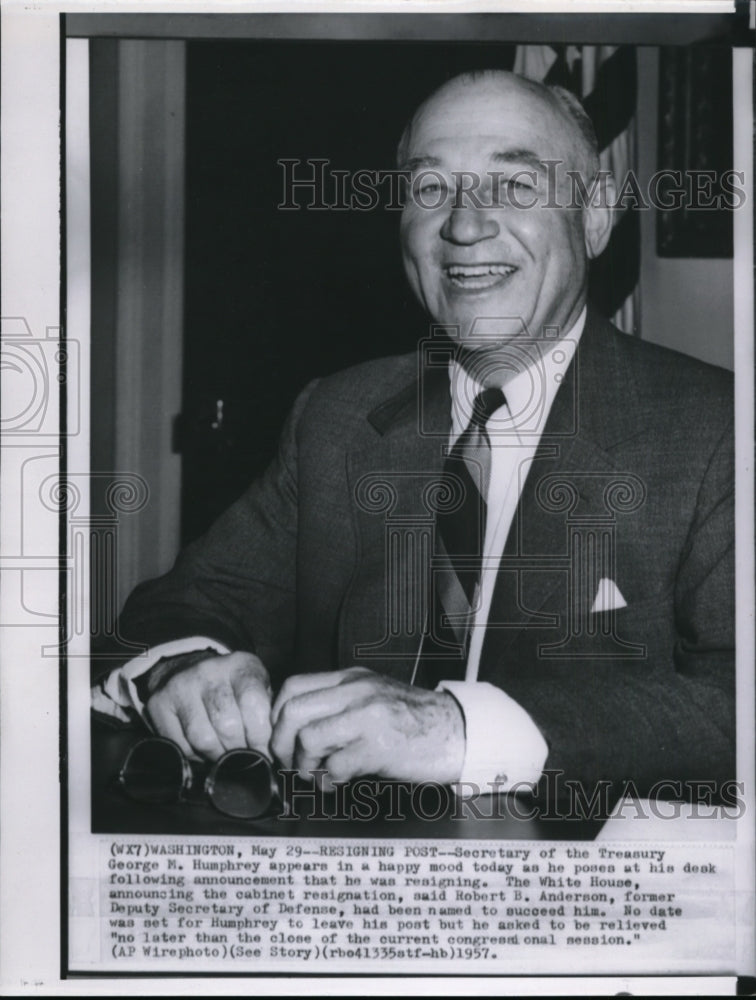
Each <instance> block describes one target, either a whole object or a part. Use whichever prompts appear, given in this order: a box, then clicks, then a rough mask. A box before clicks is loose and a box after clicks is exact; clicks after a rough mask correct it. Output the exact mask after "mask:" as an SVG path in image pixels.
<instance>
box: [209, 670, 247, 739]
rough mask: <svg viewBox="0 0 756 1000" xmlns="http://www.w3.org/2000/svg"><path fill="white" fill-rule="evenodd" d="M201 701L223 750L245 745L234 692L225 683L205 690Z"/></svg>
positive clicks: (242, 725) (242, 724) (242, 726)
mask: <svg viewBox="0 0 756 1000" xmlns="http://www.w3.org/2000/svg"><path fill="white" fill-rule="evenodd" d="M203 702H204V705H205V710H206V712H207V717H208V720H209V722H210V725H211V726H212V727H213V730H214V731H215V734H216V736H217V737H218V740H219V741H220V743H221V745H222V747H223V749H224V750H234V749H236V748H237V747H243V746H246V737H245V732H244V723H243V722H242V717H241V712H240V710H239V705H238V704H237V700H236V698H235V697H234V692H233V691H232V690H231V687H230V686H229V685H227V684H218V685H214V686H212V687H209V688H207V689H206V690H205V693H204V696H203Z"/></svg>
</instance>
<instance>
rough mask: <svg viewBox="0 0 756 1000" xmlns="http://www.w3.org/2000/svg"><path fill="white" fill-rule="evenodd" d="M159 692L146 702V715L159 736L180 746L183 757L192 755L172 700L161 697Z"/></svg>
mask: <svg viewBox="0 0 756 1000" xmlns="http://www.w3.org/2000/svg"><path fill="white" fill-rule="evenodd" d="M161 693H162V692H159V693H158V694H155V695H153V696H152V698H150V700H149V701H148V703H147V715H148V716H149V719H150V722H151V723H152V726H153V728H154V729H155V730H156V731H157V732H158V733H159V734H160V735H161V736H165V737H166V739H169V740H173V742H174V743H176V744H177V745H178V746H179V747H180V748H181V752H182V753H183V754H184V756H185V757H193V756H194V751H193V750H192V748H191V747H190V746H189V744H188V742H187V740H186V736H184V727H183V726H182V725H181V722H180V720H179V717H178V715H177V714H176V707H175V705H174V704H173V703H172V702H170V701H168V700H167V699H165V698H161V697H160V694H161Z"/></svg>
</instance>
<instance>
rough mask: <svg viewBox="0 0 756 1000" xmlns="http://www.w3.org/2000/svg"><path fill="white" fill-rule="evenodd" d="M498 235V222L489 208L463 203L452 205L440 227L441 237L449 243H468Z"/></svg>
mask: <svg viewBox="0 0 756 1000" xmlns="http://www.w3.org/2000/svg"><path fill="white" fill-rule="evenodd" d="M498 235H499V223H498V222H497V221H496V219H495V218H494V217H493V216H492V215H491V212H490V211H489V210H487V209H485V208H479V207H477V206H475V205H471V204H464V203H458V204H455V205H453V206H452V209H451V211H450V212H449V214H448V216H447V217H446V219H445V220H444V224H443V226H442V227H441V237H442V239H445V240H448V241H449V242H450V243H459V244H467V245H469V244H471V243H477V242H478V241H479V240H489V239H493V238H494V237H495V236H498Z"/></svg>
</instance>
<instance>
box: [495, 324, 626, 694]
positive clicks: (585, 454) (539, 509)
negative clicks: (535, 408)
mask: <svg viewBox="0 0 756 1000" xmlns="http://www.w3.org/2000/svg"><path fill="white" fill-rule="evenodd" d="M614 336H615V334H614V332H613V330H612V328H611V327H610V326H609V325H608V324H604V322H603V321H601V320H600V319H597V317H595V316H594V315H593V314H592V313H591V312H590V311H589V314H588V318H587V320H586V326H585V329H584V331H583V335H582V337H581V339H580V343H579V345H578V349H577V351H576V353H575V357H574V359H573V361H572V363H571V365H570V367H569V369H568V371H567V373H566V375H565V379H564V382H563V384H562V385H561V387H560V389H559V392H558V393H557V395H556V398H555V400H554V403H553V405H552V408H551V412H550V413H549V417H548V420H547V422H546V427H545V429H544V433H543V435H542V437H541V440H540V442H539V445H538V448H537V450H536V455H535V458H534V460H533V462H532V464H531V465H530V468H529V470H528V473H527V476H526V478H525V481H524V483H523V487H522V491H521V495H520V502H519V504H518V506H517V510H516V513H515V517H514V520H513V523H512V526H511V528H510V531H509V535H508V536H507V543H506V546H505V549H504V556H503V558H502V560H501V563H500V566H499V574H498V577H497V582H496V587H495V591H494V596H493V600H492V603H491V609H490V613H489V618H488V625H487V628H486V636H485V640H484V644H483V650H482V654H481V663H480V675H481V676H485V675H487V674H489V673H490V672H491V670H492V669H493V668H494V667H495V666H496V664H498V663H500V662H501V661H502V655H503V654H505V653H507V652H508V651H510V650H511V647H512V646H513V645H514V644H515V643H517V641H518V640H519V639H520V638H521V636H522V633H523V631H524V630H527V629H534V628H541V629H549V630H553V636H554V640H555V641H556V640H557V639H558V638H559V637H560V636H561V634H562V633H563V632H564V630H565V628H566V616H567V601H568V595H569V593H570V587H571V582H570V572H571V568H572V567H573V566H574V553H571V552H570V548H569V546H570V524H572V525H575V524H576V523H578V522H579V523H581V524H597V523H600V522H601V521H602V519H603V520H604V521H606V518H607V507H606V504H605V500H604V497H605V490H606V488H607V486H608V485H609V484H610V483H611V482H612V481H613V480H615V479H616V476H617V470H616V467H615V464H614V460H613V458H612V456H611V454H610V453H609V450H608V449H609V448H610V446H611V444H612V443H613V442H615V441H617V440H619V439H622V438H624V437H627V436H628V433H631V432H629V431H628V425H627V419H623V415H624V414H626V413H627V412H630V413H632V412H633V411H632V401H631V397H632V395H633V392H634V390H633V388H632V387H628V386H627V385H625V384H624V383H622V378H621V373H620V372H619V371H618V366H617V365H616V363H614V362H613V359H612V355H613V353H614V342H613V338H614ZM623 395H624V396H625V397H628V409H627V410H623V404H622V400H623ZM591 597H592V595H591ZM591 597H589V598H587V599H588V600H591Z"/></svg>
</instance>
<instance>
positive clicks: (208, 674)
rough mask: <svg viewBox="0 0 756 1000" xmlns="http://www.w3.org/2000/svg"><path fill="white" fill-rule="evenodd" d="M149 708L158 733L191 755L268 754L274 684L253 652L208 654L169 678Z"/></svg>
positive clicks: (151, 701)
mask: <svg viewBox="0 0 756 1000" xmlns="http://www.w3.org/2000/svg"><path fill="white" fill-rule="evenodd" d="M146 707H147V714H148V715H149V717H150V721H151V722H152V724H153V726H154V727H155V729H156V730H157V731H158V732H159V733H160V735H161V736H167V737H168V738H169V739H171V740H173V741H174V742H175V743H178V745H179V746H180V747H181V749H182V750H183V751H184V753H185V754H186V755H187V756H188V757H196V756H200V757H207V758H208V759H209V760H217V758H218V757H220V756H221V755H222V754H224V753H225V752H226V750H233V749H235V748H236V747H254V749H255V750H259V751H261V752H262V753H264V754H265V755H266V756H268V755H269V754H270V750H269V748H268V743H269V741H270V731H271V727H270V681H269V679H268V671H267V670H266V669H265V667H264V666H263V664H262V662H261V661H260V660H259V659H258V658H257V657H256V656H254V655H253V654H252V653H228V654H226V655H225V656H212V655H210V656H208V658H207V659H206V660H202V661H201V662H200V663H196V664H195V665H194V666H192V667H188V668H187V669H186V670H182V671H181V672H180V673H178V674H175V675H174V676H173V677H171V679H170V680H169V681H168V682H167V684H166V685H165V687H162V688H161V689H160V690H159V691H156V692H155V694H153V695H152V697H151V698H150V699H149V701H148V702H147V706H146Z"/></svg>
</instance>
